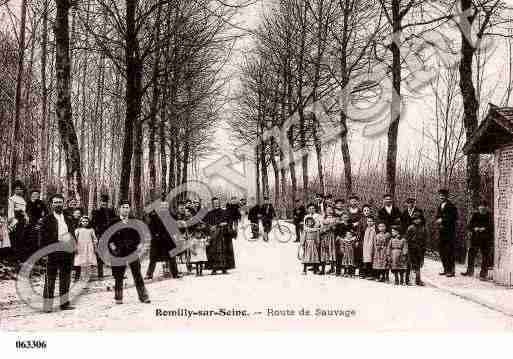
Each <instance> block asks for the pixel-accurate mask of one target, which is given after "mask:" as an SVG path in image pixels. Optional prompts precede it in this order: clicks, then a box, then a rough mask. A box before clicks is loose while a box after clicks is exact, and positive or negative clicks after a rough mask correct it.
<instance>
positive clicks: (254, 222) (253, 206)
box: [248, 198, 260, 239]
mask: <svg viewBox="0 0 513 359" xmlns="http://www.w3.org/2000/svg"><path fill="white" fill-rule="evenodd" d="M259 219H260V206H259V205H258V204H257V203H256V200H255V198H251V202H250V208H249V212H248V220H249V223H250V225H251V239H257V238H258V236H259V233H258V232H259V229H258V221H259Z"/></svg>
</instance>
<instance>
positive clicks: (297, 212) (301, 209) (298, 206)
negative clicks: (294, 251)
mask: <svg viewBox="0 0 513 359" xmlns="http://www.w3.org/2000/svg"><path fill="white" fill-rule="evenodd" d="M305 216H306V209H305V206H304V205H303V201H302V200H301V199H300V198H296V203H295V206H294V211H293V213H292V217H293V222H294V227H295V228H296V240H295V242H299V241H300V239H301V232H302V231H303V221H304V219H305Z"/></svg>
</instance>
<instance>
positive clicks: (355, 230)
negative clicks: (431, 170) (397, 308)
mask: <svg viewBox="0 0 513 359" xmlns="http://www.w3.org/2000/svg"><path fill="white" fill-rule="evenodd" d="M359 201H360V200H359V197H358V196H356V195H353V196H350V198H349V205H348V206H347V207H346V205H345V204H344V201H343V200H342V199H337V200H333V197H332V196H329V195H328V196H326V198H322V196H321V195H317V196H316V199H315V200H314V201H312V202H311V203H309V204H308V205H307V206H306V207H305V206H304V205H303V204H302V201H301V200H300V199H298V200H297V201H296V205H295V208H294V211H293V220H294V224H295V227H296V237H297V241H299V242H300V245H299V253H298V257H299V260H300V261H301V263H302V264H303V273H304V274H307V272H308V269H310V270H311V271H313V272H314V273H316V274H320V275H323V274H335V275H337V276H349V277H353V276H355V275H356V272H357V271H358V276H359V277H360V278H368V279H374V280H379V281H381V282H385V281H389V280H390V272H392V273H393V275H394V281H395V284H398V285H399V284H405V285H409V284H410V273H411V272H412V271H414V272H415V274H416V276H415V283H416V284H417V285H423V282H422V280H421V268H422V266H423V263H424V256H425V251H426V243H427V241H428V232H427V229H426V219H425V216H424V211H423V210H422V209H420V208H418V207H417V205H416V200H415V199H414V198H408V199H407V200H406V208H405V209H404V210H403V211H401V210H400V209H399V208H398V207H397V206H396V205H395V203H394V200H393V197H392V196H391V195H389V194H386V195H384V196H383V206H382V207H381V208H380V209H379V210H377V211H374V210H373V208H372V207H371V206H370V205H368V204H365V205H363V206H361V207H360V203H359ZM439 201H440V204H439V206H438V209H437V212H436V215H435V222H434V225H435V227H436V228H437V231H438V242H439V252H440V258H441V261H442V266H443V270H442V272H441V273H440V275H444V276H447V277H449V278H451V277H454V276H455V264H454V251H455V247H454V245H455V241H456V224H457V220H458V214H457V209H456V207H455V206H454V204H453V203H452V202H451V201H450V200H449V192H448V191H447V190H445V189H442V190H440V191H439ZM491 223H492V222H491V215H490V212H489V211H488V208H487V204H486V202H484V201H482V202H481V203H480V204H479V209H478V211H477V212H476V213H474V214H473V216H472V219H471V220H470V222H469V225H468V231H469V232H470V233H471V246H470V249H469V254H468V268H467V271H466V272H464V273H462V275H473V273H474V264H475V258H476V255H477V253H478V252H479V251H481V254H482V261H481V273H480V278H481V279H482V280H486V277H487V272H488V268H489V265H490V252H491V248H492V245H493V230H492V224H491ZM328 266H329V270H328V271H327V270H326V269H327V267H328Z"/></svg>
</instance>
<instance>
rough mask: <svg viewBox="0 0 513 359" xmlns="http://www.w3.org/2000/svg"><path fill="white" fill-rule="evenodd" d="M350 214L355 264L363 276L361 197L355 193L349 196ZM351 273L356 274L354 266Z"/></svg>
mask: <svg viewBox="0 0 513 359" xmlns="http://www.w3.org/2000/svg"><path fill="white" fill-rule="evenodd" d="M347 212H348V214H349V226H350V229H351V230H353V231H354V233H355V235H356V237H355V243H354V262H355V263H354V264H355V268H358V275H359V276H360V277H362V274H363V271H362V270H361V269H362V268H361V267H362V264H363V257H362V256H363V251H362V247H363V236H361V235H360V232H361V231H360V226H361V220H362V210H361V209H360V197H358V196H357V195H356V194H353V195H351V196H350V197H349V207H348V209H347ZM349 273H350V274H351V275H353V274H354V268H351V269H350V271H349Z"/></svg>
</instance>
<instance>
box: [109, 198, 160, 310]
mask: <svg viewBox="0 0 513 359" xmlns="http://www.w3.org/2000/svg"><path fill="white" fill-rule="evenodd" d="M129 214H130V202H129V201H127V200H122V201H120V203H119V217H116V218H115V219H114V220H113V222H112V225H115V224H117V223H120V222H121V223H123V224H129V220H130V218H129ZM142 245H143V243H142V240H141V237H140V236H139V232H137V230H135V229H134V228H130V227H125V228H121V229H118V230H117V231H116V232H115V233H114V234H113V235H112V236H111V237H110V238H109V241H108V247H109V250H110V252H111V255H113V256H114V257H118V258H124V257H128V256H130V255H133V254H135V253H136V252H137V251H139V250H140V249H141V247H142ZM127 264H128V265H129V266H130V271H131V272H132V277H133V278H134V283H135V288H136V289H137V294H138V296H139V300H140V301H141V302H142V303H151V301H150V298H149V296H148V292H147V291H146V287H145V285H144V279H143V277H142V274H141V261H140V259H139V258H136V259H134V260H133V261H131V262H130V263H125V264H122V265H118V264H117V265H113V266H112V275H113V276H114V300H115V301H116V304H123V281H124V277H125V272H126V267H127Z"/></svg>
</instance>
